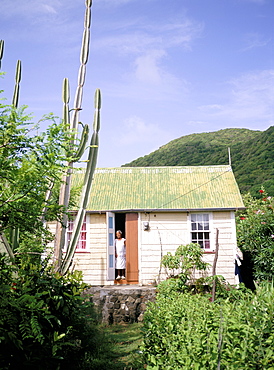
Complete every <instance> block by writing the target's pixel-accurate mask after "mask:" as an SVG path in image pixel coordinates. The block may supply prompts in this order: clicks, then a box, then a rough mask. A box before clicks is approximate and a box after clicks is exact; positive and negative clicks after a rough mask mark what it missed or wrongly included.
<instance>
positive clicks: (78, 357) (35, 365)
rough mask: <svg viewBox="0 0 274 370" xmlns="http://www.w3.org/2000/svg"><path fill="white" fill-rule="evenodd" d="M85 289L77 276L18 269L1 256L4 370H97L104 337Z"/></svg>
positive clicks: (1, 361) (1, 362) (0, 323)
mask: <svg viewBox="0 0 274 370" xmlns="http://www.w3.org/2000/svg"><path fill="white" fill-rule="evenodd" d="M85 288H86V285H85V284H84V283H83V282H82V280H81V275H80V273H78V272H75V273H73V274H68V275H66V276H65V277H63V276H61V275H59V274H57V273H54V272H53V271H52V270H51V269H50V268H46V269H44V270H43V269H41V266H39V265H37V264H34V265H32V264H29V265H27V264H25V265H24V267H21V268H19V267H18V265H17V266H15V265H10V264H8V263H7V260H6V258H5V257H4V256H1V258H0V292H1V300H0V343H1V352H0V368H1V369H3V370H5V369H10V370H13V369H41V370H43V369H65V368H66V369H67V368H69V369H92V368H95V369H96V368H98V367H96V366H97V365H96V366H95V365H94V364H96V363H97V362H98V360H97V359H96V358H97V357H100V356H99V353H100V350H101V349H100V341H101V335H100V332H99V329H98V327H97V325H96V320H95V314H94V311H93V306H92V304H91V302H90V301H88V300H85V299H84V298H83V297H82V292H83V290H84V289H85ZM93 365H94V366H95V367H93Z"/></svg>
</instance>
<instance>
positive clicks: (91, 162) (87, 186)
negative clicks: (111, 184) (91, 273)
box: [60, 89, 101, 274]
mask: <svg viewBox="0 0 274 370" xmlns="http://www.w3.org/2000/svg"><path fill="white" fill-rule="evenodd" d="M94 100H95V101H94V105H95V113H94V121H93V135H92V137H91V141H90V146H89V155H88V164H87V168H86V173H85V177H84V184H83V187H82V193H81V197H80V203H79V210H78V213H77V216H76V219H75V222H74V228H73V231H72V236H71V241H70V243H69V245H68V248H67V252H66V255H65V258H64V260H63V262H62V265H61V269H60V271H61V272H62V273H63V274H65V273H66V272H67V271H68V269H69V266H70V264H71V261H72V258H73V256H74V253H75V249H76V246H77V242H78V239H79V235H80V232H81V228H82V225H83V221H84V218H85V214H86V207H87V204H88V199H89V194H90V190H91V185H92V180H93V174H94V170H95V167H96V162H97V155H98V146H99V137H98V133H99V130H100V109H101V93H100V90H99V89H97V90H96V92H95V99H94Z"/></svg>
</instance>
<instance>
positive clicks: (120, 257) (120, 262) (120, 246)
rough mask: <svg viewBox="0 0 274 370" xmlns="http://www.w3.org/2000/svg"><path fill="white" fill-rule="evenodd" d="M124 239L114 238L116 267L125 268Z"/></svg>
mask: <svg viewBox="0 0 274 370" xmlns="http://www.w3.org/2000/svg"><path fill="white" fill-rule="evenodd" d="M125 241H126V239H124V238H122V239H115V248H116V253H117V258H116V269H119V270H120V269H125V268H126V246H125Z"/></svg>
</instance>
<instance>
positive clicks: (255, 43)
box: [243, 32, 271, 51]
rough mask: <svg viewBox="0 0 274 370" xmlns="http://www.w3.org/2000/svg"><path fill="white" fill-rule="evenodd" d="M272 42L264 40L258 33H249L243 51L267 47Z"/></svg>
mask: <svg viewBox="0 0 274 370" xmlns="http://www.w3.org/2000/svg"><path fill="white" fill-rule="evenodd" d="M270 41H271V40H270V39H264V38H263V37H262V35H259V34H258V33H255V32H254V33H248V34H247V35H245V38H244V43H245V47H244V48H243V51H247V50H251V49H254V48H258V47H262V46H265V45H267V44H268V43H269V42H270Z"/></svg>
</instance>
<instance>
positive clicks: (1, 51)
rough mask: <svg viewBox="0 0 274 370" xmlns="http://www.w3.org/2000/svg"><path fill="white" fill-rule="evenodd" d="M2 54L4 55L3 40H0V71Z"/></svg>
mask: <svg viewBox="0 0 274 370" xmlns="http://www.w3.org/2000/svg"><path fill="white" fill-rule="evenodd" d="M3 54H4V40H0V69H1V63H2V58H3Z"/></svg>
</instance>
